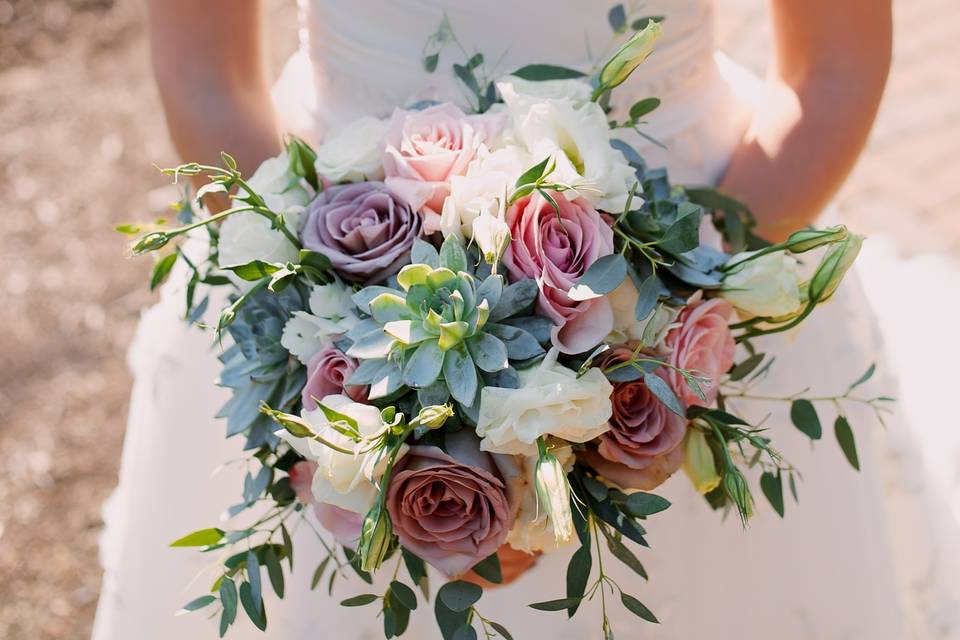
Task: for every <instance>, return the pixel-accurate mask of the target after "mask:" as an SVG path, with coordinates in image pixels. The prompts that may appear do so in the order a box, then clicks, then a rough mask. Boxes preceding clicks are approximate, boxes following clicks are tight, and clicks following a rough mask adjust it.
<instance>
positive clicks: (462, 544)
mask: <svg viewBox="0 0 960 640" xmlns="http://www.w3.org/2000/svg"><path fill="white" fill-rule="evenodd" d="M461 434H464V435H461ZM446 446H447V448H448V449H449V450H450V452H449V453H445V452H443V451H442V450H441V449H439V448H438V447H428V446H412V447H410V451H409V452H408V453H407V455H405V456H404V457H403V459H402V460H401V461H400V462H399V463H398V464H397V469H396V470H395V471H394V474H393V477H392V478H391V479H390V491H389V493H388V494H387V509H388V510H389V512H390V518H391V520H392V521H393V530H394V532H395V533H396V534H397V536H398V537H399V538H400V544H402V545H403V546H404V547H406V548H408V549H410V550H411V551H412V552H413V553H415V554H416V555H418V556H420V557H421V558H423V560H424V561H426V562H428V563H430V564H431V565H433V566H434V567H436V568H437V569H439V570H440V571H442V572H443V573H445V574H447V575H448V576H459V575H462V574H464V573H466V572H467V571H469V570H470V568H471V567H473V566H474V565H475V564H477V563H478V562H479V561H480V560H483V559H484V558H486V557H487V556H489V555H491V554H492V553H493V552H495V551H496V550H497V549H498V548H499V547H500V545H502V544H503V543H504V542H505V541H506V539H507V533H508V532H509V531H510V527H511V526H513V521H514V518H515V517H516V510H517V508H518V507H519V499H518V496H519V492H514V491H511V486H510V485H511V480H510V478H508V477H506V475H505V474H504V472H502V471H499V470H498V469H499V468H498V466H497V465H498V464H501V463H502V462H504V461H505V460H506V459H508V458H510V456H493V455H491V454H488V453H485V452H482V451H480V450H479V447H478V442H477V440H476V438H475V437H472V436H471V434H469V433H468V432H466V431H460V432H457V433H454V434H448V436H447V442H446ZM512 477H514V478H519V477H520V473H519V470H516V472H515V473H513V474H512ZM513 494H516V495H513Z"/></svg>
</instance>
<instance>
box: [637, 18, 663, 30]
mask: <svg viewBox="0 0 960 640" xmlns="http://www.w3.org/2000/svg"><path fill="white" fill-rule="evenodd" d="M651 22H663V16H644V17H643V18H638V19H636V20H634V21H633V23H632V24H631V25H630V28H631V29H633V30H634V31H643V30H644V29H646V28H647V25H648V24H650V23H651Z"/></svg>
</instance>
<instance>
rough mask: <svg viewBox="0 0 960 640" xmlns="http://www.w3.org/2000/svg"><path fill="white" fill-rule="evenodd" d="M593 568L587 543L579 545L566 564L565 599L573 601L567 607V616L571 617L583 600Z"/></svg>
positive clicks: (591, 556)
mask: <svg viewBox="0 0 960 640" xmlns="http://www.w3.org/2000/svg"><path fill="white" fill-rule="evenodd" d="M592 569H593V555H592V554H591V553H590V546H589V545H581V546H580V548H579V549H577V550H576V551H575V552H574V553H573V555H572V556H570V562H569V563H568V564H567V600H572V601H574V604H572V605H570V607H569V608H568V609H567V617H568V618H572V617H573V614H575V613H576V612H577V608H578V607H579V606H580V602H581V601H582V600H583V594H584V592H585V591H586V590H587V581H588V580H589V579H590V571H591V570H592Z"/></svg>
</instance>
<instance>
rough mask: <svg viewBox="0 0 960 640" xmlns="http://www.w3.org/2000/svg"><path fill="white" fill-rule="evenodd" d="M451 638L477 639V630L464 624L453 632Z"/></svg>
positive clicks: (458, 639) (457, 639)
mask: <svg viewBox="0 0 960 640" xmlns="http://www.w3.org/2000/svg"><path fill="white" fill-rule="evenodd" d="M453 640H477V630H476V629H474V628H473V627H472V626H470V625H469V624H465V625H463V626H462V627H460V628H459V629H457V630H456V631H455V632H454V633H453Z"/></svg>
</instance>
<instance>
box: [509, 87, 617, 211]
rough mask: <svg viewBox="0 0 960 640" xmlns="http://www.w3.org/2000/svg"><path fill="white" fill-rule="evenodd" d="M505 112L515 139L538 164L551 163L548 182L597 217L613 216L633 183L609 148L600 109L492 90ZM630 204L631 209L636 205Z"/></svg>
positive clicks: (593, 105) (513, 90) (589, 104)
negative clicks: (562, 188)
mask: <svg viewBox="0 0 960 640" xmlns="http://www.w3.org/2000/svg"><path fill="white" fill-rule="evenodd" d="M497 88H498V89H499V90H500V95H502V96H503V99H504V102H506V103H507V106H508V107H509V109H510V115H511V117H512V119H513V129H514V133H515V135H517V137H518V138H519V139H520V140H521V141H522V142H523V143H524V145H525V146H526V148H527V150H528V151H529V152H530V155H531V156H532V157H533V158H534V159H535V160H536V161H540V160H542V159H543V158H546V157H552V158H553V159H554V160H555V162H556V168H555V169H554V171H553V172H552V173H551V174H550V177H551V180H553V181H556V182H559V183H561V184H566V185H568V186H571V187H574V188H575V189H577V192H574V193H571V194H570V197H576V196H577V195H578V194H579V195H582V196H584V197H586V198H587V199H588V200H590V201H591V203H592V204H593V205H594V206H595V207H596V208H597V209H601V210H603V211H608V212H612V213H619V212H621V211H623V208H624V206H625V205H626V203H627V197H628V193H629V191H630V189H631V187H632V186H633V184H634V182H635V181H636V176H635V174H634V171H633V168H631V167H630V165H629V163H627V161H626V159H625V158H624V157H623V154H622V153H620V152H619V151H617V150H616V149H614V148H613V147H611V146H610V139H611V135H610V127H609V124H608V123H607V116H606V114H604V112H603V109H602V108H600V105H598V104H596V103H595V102H587V103H586V104H582V105H578V104H577V103H575V102H574V101H573V100H571V99H570V98H558V99H541V98H537V97H536V96H529V95H525V94H523V93H520V92H518V91H517V90H516V88H515V87H514V86H513V85H511V84H508V83H501V84H499V85H497ZM634 200H635V203H636V199H634Z"/></svg>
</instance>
